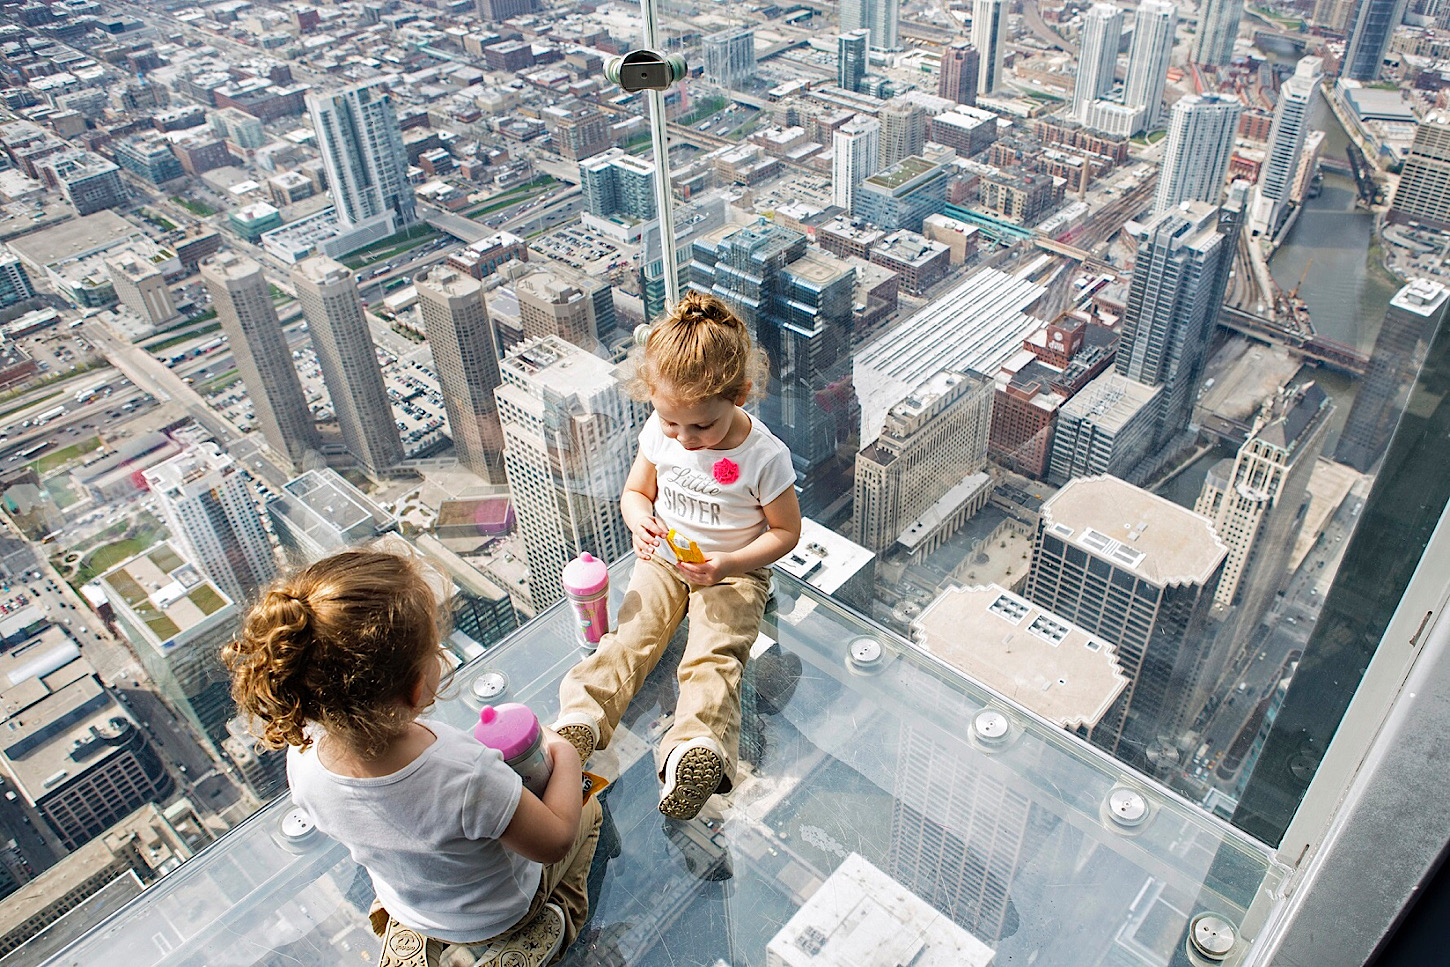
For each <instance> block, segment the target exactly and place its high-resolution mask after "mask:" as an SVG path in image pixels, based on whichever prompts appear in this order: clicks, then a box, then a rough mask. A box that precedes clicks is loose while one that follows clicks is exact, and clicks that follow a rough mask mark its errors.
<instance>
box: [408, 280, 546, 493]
mask: <svg viewBox="0 0 1450 967" xmlns="http://www.w3.org/2000/svg"><path fill="white" fill-rule="evenodd" d="M414 284H415V285H416V287H417V289H418V311H419V313H420V314H421V315H422V317H423V331H424V333H425V334H426V335H427V337H428V345H429V346H431V347H432V349H433V368H434V370H435V371H436V372H437V373H438V387H439V389H441V390H442V391H443V408H444V410H445V412H447V414H448V433H449V435H450V436H451V437H452V438H453V450H454V452H455V453H456V454H457V455H458V462H459V463H461V464H462V465H463V466H464V467H465V468H467V469H468V470H471V471H473V473H475V474H476V475H478V477H480V478H481V479H482V480H483V481H484V482H485V483H491V484H502V483H504V482H505V480H504V472H503V428H502V427H501V426H500V425H499V421H498V403H497V402H496V401H495V400H494V390H495V389H497V388H498V384H499V376H498V358H499V351H498V343H497V339H496V337H495V335H494V329H493V323H492V322H491V321H490V320H489V317H488V306H487V305H485V304H484V301H483V285H482V284H481V283H480V282H478V281H477V280H475V279H472V278H469V277H468V276H466V275H464V274H463V273H462V272H458V271H456V270H454V269H448V268H439V269H432V270H428V271H425V272H424V273H422V274H420V275H419V276H418V278H417V280H416V281H415V283H414ZM521 308H522V303H521Z"/></svg>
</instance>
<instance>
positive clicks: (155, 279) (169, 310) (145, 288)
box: [106, 251, 180, 328]
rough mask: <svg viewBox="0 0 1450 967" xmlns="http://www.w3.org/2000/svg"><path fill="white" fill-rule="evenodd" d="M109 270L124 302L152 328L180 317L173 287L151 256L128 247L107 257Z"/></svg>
mask: <svg viewBox="0 0 1450 967" xmlns="http://www.w3.org/2000/svg"><path fill="white" fill-rule="evenodd" d="M106 274H107V275H109V276H110V277H111V285H112V286H113V287H114V288H115V290H116V297H117V298H119V299H120V300H121V304H122V305H124V306H125V307H126V308H127V309H130V310H131V311H132V312H134V313H135V314H136V318H138V319H140V320H141V322H142V323H144V324H146V325H149V326H151V327H153V328H155V327H158V326H164V325H166V324H167V323H168V322H171V321H172V320H173V319H177V318H179V317H180V314H179V313H178V312H177V311H176V304H175V303H174V302H172V301H171V290H170V289H168V288H167V287H166V279H165V277H163V276H162V274H161V272H160V270H158V269H157V268H156V266H155V265H153V264H152V263H151V262H150V261H148V260H143V259H141V258H138V257H137V256H136V254H135V253H134V252H131V251H126V252H122V253H121V254H120V255H116V256H112V257H110V258H107V259H106Z"/></svg>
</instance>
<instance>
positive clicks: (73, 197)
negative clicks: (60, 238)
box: [35, 151, 129, 215]
mask: <svg viewBox="0 0 1450 967" xmlns="http://www.w3.org/2000/svg"><path fill="white" fill-rule="evenodd" d="M35 167H36V169H37V170H38V172H39V174H40V176H41V177H42V178H43V179H44V180H45V182H46V184H47V185H51V186H52V187H55V188H59V189H60V193H61V195H62V196H63V197H64V198H65V200H66V201H68V202H70V203H71V205H73V206H74V207H75V210H76V214H78V215H91V214H94V213H96V212H98V211H100V210H101V209H103V208H116V207H118V206H121V205H124V204H126V203H127V201H128V200H129V199H128V197H127V194H126V185H125V184H124V183H123V182H122V181H121V169H120V168H119V167H118V166H117V165H116V164H115V163H114V162H111V161H107V160H106V159H105V158H102V157H101V156H100V155H98V154H92V153H91V152H89V151H60V152H57V153H55V154H52V155H49V156H47V157H46V158H44V159H42V160H41V161H39V162H37V163H36V166H35Z"/></svg>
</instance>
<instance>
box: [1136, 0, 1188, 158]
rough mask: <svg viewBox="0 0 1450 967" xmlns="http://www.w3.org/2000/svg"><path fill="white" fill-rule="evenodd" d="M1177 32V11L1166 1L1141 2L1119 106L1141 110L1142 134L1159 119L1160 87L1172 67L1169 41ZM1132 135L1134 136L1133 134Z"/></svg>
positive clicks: (1161, 91) (1147, 0) (1160, 106)
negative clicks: (1121, 102) (1122, 104)
mask: <svg viewBox="0 0 1450 967" xmlns="http://www.w3.org/2000/svg"><path fill="white" fill-rule="evenodd" d="M1177 31H1178V8H1177V7H1175V6H1174V5H1173V4H1171V3H1168V2H1167V0H1143V2H1142V3H1140V4H1138V18H1137V20H1136V21H1135V22H1134V24H1133V46H1132V47H1131V48H1130V49H1129V51H1128V77H1127V81H1126V82H1125V83H1124V85H1123V103H1124V104H1127V105H1128V106H1129V107H1137V108H1142V109H1143V120H1142V125H1143V130H1145V131H1154V130H1157V129H1158V127H1159V126H1160V125H1161V124H1162V119H1163V83H1164V81H1165V80H1166V79H1167V77H1168V68H1169V67H1170V66H1172V64H1173V38H1174V35H1175V34H1176V33H1177ZM1134 133H1135V134H1136V133H1137V132H1134Z"/></svg>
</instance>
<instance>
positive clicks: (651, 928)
mask: <svg viewBox="0 0 1450 967" xmlns="http://www.w3.org/2000/svg"><path fill="white" fill-rule="evenodd" d="M632 564H633V562H632V560H630V561H625V562H622V563H620V564H617V565H615V567H614V568H613V569H612V572H613V573H612V585H613V591H612V592H611V595H612V599H613V600H612V604H613V608H614V611H613V612H612V613H614V614H617V613H618V607H619V600H620V598H621V597H622V595H623V590H624V588H625V587H626V585H627V583H628V573H629V570H630V568H631V567H632ZM775 582H776V584H775V588H776V593H775V602H774V604H775V606H774V607H772V608H771V609H770V610H768V611H767V614H766V618H765V621H764V623H763V626H762V636H761V639H760V641H759V642H758V643H757V646H756V657H755V659H754V660H753V661H752V662H751V664H750V666H749V669H748V671H747V677H746V682H745V687H744V690H743V702H744V707H745V715H744V730H743V732H744V737H743V740H742V749H741V758H742V767H741V775H740V779H739V781H738V782H737V784H736V788H735V790H734V791H733V792H732V793H731V794H730V796H729V797H719V796H717V797H716V798H715V799H713V800H712V801H711V803H710V804H709V805H707V807H706V811H705V812H704V813H702V814H701V816H700V817H699V818H698V819H696V820H693V821H690V822H687V823H678V822H673V821H666V820H664V819H663V818H662V817H661V816H660V814H659V813H658V812H657V811H656V809H655V804H656V802H657V795H658V782H657V779H656V772H655V770H656V767H655V763H654V755H653V750H654V746H655V743H656V741H657V739H658V737H659V736H660V735H661V734H662V733H663V731H664V729H665V728H666V727H667V725H668V723H669V720H670V713H671V710H672V708H673V705H674V697H675V692H676V683H675V679H674V675H673V668H674V666H675V663H676V661H677V659H678V655H679V650H680V648H681V647H682V645H683V636H684V629H683V628H682V629H681V632H680V633H679V634H677V635H676V636H675V640H674V642H673V643H672V645H671V651H670V652H669V653H667V654H666V656H665V658H664V660H663V661H662V662H661V664H660V667H659V668H658V669H656V671H655V673H654V674H653V675H652V676H651V677H650V679H649V682H648V683H647V685H646V689H645V690H644V691H643V692H642V693H641V694H640V695H639V696H638V697H637V699H636V700H635V702H634V704H633V705H632V706H631V708H630V713H629V715H628V717H627V718H626V720H625V722H624V723H623V725H622V727H621V729H620V731H619V732H618V733H617V734H616V736H615V741H614V742H613V743H612V744H611V747H610V748H609V749H607V750H603V751H601V752H600V753H598V754H596V756H595V758H594V760H593V763H592V765H591V768H592V769H593V770H594V771H597V772H603V773H606V774H607V775H609V776H610V777H611V778H614V780H615V781H614V783H613V785H612V786H611V787H610V788H608V789H607V790H606V791H605V793H604V804H605V828H604V832H603V835H602V836H601V840H600V849H599V852H598V854H597V855H596V858H595V864H594V869H593V873H592V875H591V884H590V885H591V893H592V894H593V895H594V897H595V902H594V910H593V915H592V918H591V922H590V924H589V925H588V927H587V928H586V930H585V932H584V934H583V935H582V936H581V938H580V941H579V942H578V943H577V944H575V946H574V947H573V948H572V949H571V950H570V952H569V954H568V956H567V957H566V958H565V960H564V963H566V964H570V965H586V964H587V965H591V967H593V965H606V967H607V965H631V967H683V965H699V967H718V965H721V964H723V965H728V967H765V965H767V964H770V965H777V964H786V965H797V964H832V965H837V964H839V965H847V964H850V965H862V967H871V965H876V964H881V965H896V964H915V965H919V967H962V965H976V964H986V963H994V964H1022V965H1027V964H1033V965H1036V967H1044V965H1072V967H1089V965H1111V967H1118V965H1167V964H1187V963H1190V962H1192V961H1191V960H1190V959H1189V956H1188V954H1187V952H1186V947H1187V945H1186V937H1187V934H1188V926H1189V923H1190V921H1191V920H1192V919H1193V918H1194V917H1195V916H1197V915H1199V914H1201V913H1205V912H1207V913H1213V914H1218V915H1219V916H1220V917H1222V918H1223V919H1224V920H1226V921H1228V923H1230V924H1237V923H1239V921H1240V919H1241V918H1242V916H1243V912H1244V910H1245V909H1246V908H1247V906H1248V904H1249V903H1250V901H1251V900H1252V899H1253V897H1254V895H1255V892H1256V891H1257V890H1258V888H1259V887H1260V885H1261V884H1262V883H1264V881H1265V879H1266V878H1267V877H1275V876H1277V875H1278V874H1277V871H1276V870H1275V868H1274V867H1273V866H1272V864H1271V862H1270V858H1269V851H1268V850H1267V848H1265V847H1264V846H1262V845H1261V844H1259V843H1257V842H1255V841H1252V840H1250V839H1248V838H1246V837H1245V836H1244V835H1243V834H1242V833H1240V832H1239V831H1237V830H1235V829H1233V828H1232V827H1230V826H1229V825H1228V824H1226V823H1224V822H1222V821H1220V820H1218V819H1217V818H1215V817H1213V816H1210V815H1208V814H1207V813H1205V812H1204V811H1203V810H1201V809H1200V808H1198V807H1197V806H1194V805H1192V804H1189V803H1187V802H1185V801H1183V800H1181V799H1179V798H1178V797H1176V796H1175V795H1173V794H1172V793H1170V792H1168V791H1167V790H1165V789H1164V788H1162V787H1161V786H1159V785H1158V784H1156V783H1155V782H1153V781H1151V780H1149V779H1146V778H1144V777H1143V776H1141V775H1139V774H1137V773H1135V772H1133V771H1132V770H1130V769H1128V768H1126V767H1124V766H1123V765H1121V764H1119V763H1117V762H1115V761H1113V760H1112V759H1110V758H1108V757H1107V756H1105V755H1103V754H1102V753H1100V752H1099V751H1098V750H1096V749H1094V748H1092V747H1090V746H1089V745H1087V744H1086V743H1085V742H1083V741H1081V740H1079V739H1078V738H1077V737H1075V736H1073V735H1071V734H1069V733H1067V732H1065V731H1063V730H1061V729H1059V728H1056V727H1054V726H1052V725H1049V724H1047V723H1045V722H1042V721H1040V720H1038V719H1036V718H1034V717H1033V716H1031V715H1030V714H1028V713H1026V712H1025V711H1023V710H1022V709H1021V708H1020V707H1018V706H1016V705H1014V704H1012V703H1011V702H1009V701H1007V700H1006V699H1003V698H1001V697H999V696H997V695H994V694H992V693H991V692H989V691H988V690H987V689H985V688H983V687H982V686H980V685H978V684H975V683H973V682H971V681H969V680H967V679H965V678H964V677H962V676H961V675H960V674H959V673H957V672H956V671H955V670H953V669H951V668H949V667H946V666H944V665H942V664H941V663H939V662H938V661H937V660H936V659H934V658H933V657H931V656H930V655H927V654H925V653H923V652H921V651H919V650H917V649H915V648H914V647H912V646H911V645H910V644H908V643H906V642H905V641H903V640H901V639H900V638H897V637H895V636H893V635H890V634H889V633H887V632H884V631H882V630H881V629H879V628H878V627H876V626H875V625H873V624H871V623H870V622H869V621H866V620H865V619H863V618H861V617H860V616H858V615H855V614H854V613H852V612H850V611H848V610H846V609H844V608H842V607H841V606H839V605H838V604H836V603H835V602H834V601H832V600H831V599H830V598H828V597H826V596H824V595H822V594H820V593H819V592H817V591H815V590H814V589H813V588H810V587H808V586H805V585H803V584H801V583H800V582H798V581H796V580H795V579H793V578H791V577H789V576H787V575H784V574H781V573H779V572H777V573H776V576H775ZM861 639H870V640H871V641H866V642H863V641H861ZM872 641H874V643H875V645H872V644H871V642H872ZM853 644H854V645H855V646H856V647H855V648H854V649H853V647H852V646H853ZM878 647H879V656H876V655H875V654H874V652H875V651H876V648H878ZM853 656H855V657H853ZM577 657H578V652H577V650H576V646H575V644H574V641H573V625H572V615H571V613H570V612H568V611H567V610H565V609H564V608H563V607H555V608H552V609H550V610H548V611H546V612H544V613H543V614H542V615H541V616H540V617H539V618H538V619H536V620H534V621H532V622H530V623H529V624H527V625H526V626H524V627H523V628H522V629H520V630H519V631H518V632H516V633H515V634H514V635H513V636H512V637H510V638H509V639H507V640H506V641H504V642H502V643H500V644H499V645H497V646H495V647H494V648H492V649H490V651H489V652H488V653H487V654H486V655H484V656H483V657H481V658H479V659H477V660H475V661H474V662H472V663H470V664H468V665H465V666H464V667H462V668H460V669H459V671H458V674H457V675H456V677H455V682H456V687H455V688H453V689H451V690H450V691H452V692H455V693H456V694H454V695H453V697H452V698H450V699H448V700H446V701H442V702H440V703H439V706H438V708H437V710H436V711H435V712H434V713H433V714H434V715H436V716H438V717H441V718H444V719H446V720H448V721H451V722H453V723H455V724H457V725H459V726H463V727H471V725H472V723H473V721H474V720H475V718H476V715H477V708H478V707H479V706H480V705H481V704H482V701H481V700H479V699H478V698H477V697H476V692H475V687H474V686H475V683H477V682H478V680H479V678H480V677H481V676H485V675H491V674H493V673H499V672H501V673H502V674H503V675H504V676H506V678H507V686H506V691H505V692H504V693H503V694H501V695H499V696H498V697H497V698H494V699H492V701H520V702H525V703H527V704H529V705H530V706H532V707H533V708H534V710H535V711H536V712H537V713H538V715H539V717H540V719H542V720H544V721H550V720H551V718H552V716H553V715H554V713H555V712H556V711H557V707H558V689H557V686H558V681H559V678H560V676H562V675H563V673H564V672H565V670H566V669H568V668H569V666H570V665H571V664H572V663H573V662H574V661H575V660H576V659H577ZM858 659H864V660H858ZM873 659H874V660H873ZM490 681H496V680H495V679H490ZM480 685H481V683H480ZM984 709H993V710H996V711H998V712H1000V713H1001V716H1002V717H1001V718H999V719H995V720H994V721H992V722H983V723H981V724H983V725H986V726H987V728H985V729H984V730H982V731H980V732H978V731H974V729H973V723H974V720H977V719H978V716H979V713H981V712H982V711H983V710H984ZM1004 725H1005V731H1004V730H1003V728H1002V727H1003V726H1004ZM291 812H292V807H291V804H290V802H289V801H288V800H287V798H286V797H285V796H284V797H281V798H279V799H278V800H276V801H274V802H273V803H271V804H270V805H269V806H268V807H266V808H265V809H263V810H262V811H260V812H259V813H257V814H256V815H255V816H254V817H252V818H251V819H250V820H248V821H247V822H245V823H243V824H242V825H241V826H239V827H237V828H236V829H235V830H233V831H232V832H230V833H229V834H228V835H226V836H225V837H223V838H222V839H221V840H220V841H218V842H217V843H215V844H213V845H212V846H211V847H209V848H207V849H206V850H205V851H203V852H202V853H200V854H199V855H198V856H196V857H195V858H193V859H192V860H190V861H189V862H187V863H185V864H184V865H183V866H181V867H180V868H179V869H178V870H176V871H175V872H173V873H171V874H170V875H168V876H166V877H164V878H163V879H162V880H160V881H159V882H158V883H156V884H155V885H153V886H151V887H150V888H148V889H147V890H146V891H145V892H144V893H143V894H142V895H141V896H140V897H139V898H137V899H136V900H135V901H133V902H132V903H131V904H129V905H128V906H127V907H125V908H124V909H123V910H121V911H120V912H119V913H117V914H116V915H115V916H113V917H112V918H111V919H110V920H108V921H106V922H105V923H103V924H102V925H101V926H99V927H97V928H95V929H94V930H92V931H91V932H90V933H89V934H87V935H85V936H83V937H80V938H78V939H77V940H76V941H75V942H74V943H72V944H71V945H70V946H69V947H68V948H66V949H65V950H63V951H62V952H61V953H59V954H58V955H56V956H55V957H54V958H53V959H52V960H51V961H50V963H51V964H67V965H77V967H80V965H85V967H94V965H95V964H98V963H104V964H106V965H107V967H130V965H133V964H134V965H137V967H143V965H144V967H151V965H162V964H164V965H177V967H180V965H196V967H200V965H203V964H205V965H208V967H225V965H236V967H244V965H261V964H267V965H284V964H285V965H313V964H317V965H324V964H325V965H334V964H359V965H361V964H371V963H375V962H376V960H377V955H378V942H377V940H376V939H375V938H374V937H373V936H372V934H371V933H370V932H369V930H368V927H367V922H366V918H365V913H366V911H367V909H368V907H369V904H370V903H371V900H372V888H371V885H370V883H369V881H368V878H367V875H366V874H365V873H364V872H363V871H362V870H361V869H360V868H359V867H357V866H356V865H355V864H353V863H352V861H351V860H350V859H349V857H348V855H347V852H346V851H345V850H344V849H343V848H342V847H341V846H339V845H337V844H336V843H334V842H333V841H331V840H329V839H327V838H325V837H323V836H321V835H320V834H319V833H317V832H316V831H315V830H312V831H309V830H306V829H305V828H299V827H298V826H296V825H295V815H294V816H292V817H289V813H291ZM1115 815H1116V817H1117V818H1114V817H1115ZM1270 885H1272V884H1270ZM1244 946H1245V944H1244V942H1243V941H1242V940H1240V941H1239V944H1238V948H1236V949H1235V950H1234V951H1233V953H1232V954H1231V956H1230V958H1229V961H1228V962H1229V963H1233V962H1236V961H1238V960H1239V959H1240V958H1241V957H1242V948H1243V947H1244Z"/></svg>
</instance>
